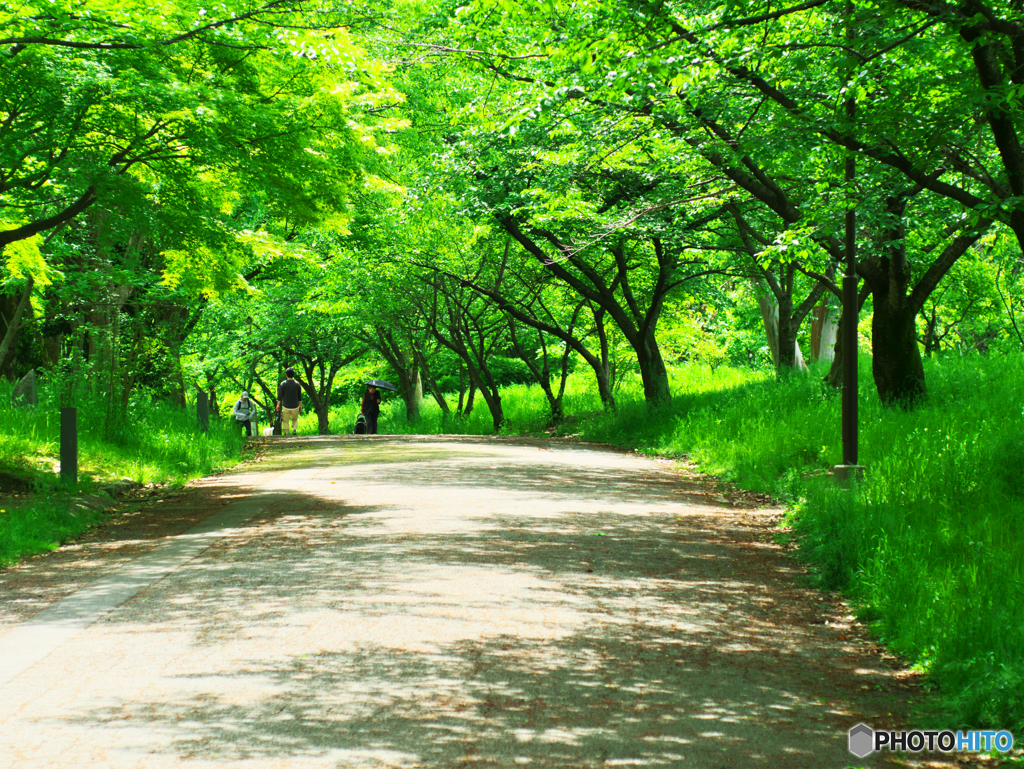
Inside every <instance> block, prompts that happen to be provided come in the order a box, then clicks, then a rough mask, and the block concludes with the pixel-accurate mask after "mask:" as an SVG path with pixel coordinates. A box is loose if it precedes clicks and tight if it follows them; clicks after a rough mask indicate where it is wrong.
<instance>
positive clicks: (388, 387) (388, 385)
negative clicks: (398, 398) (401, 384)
mask: <svg viewBox="0 0 1024 769" xmlns="http://www.w3.org/2000/svg"><path fill="white" fill-rule="evenodd" d="M366 384H368V385H373V386H374V387H379V388H381V389H382V390H392V391H394V392H398V388H397V387H395V386H394V385H393V384H391V382H385V381H384V380H383V379H371V380H370V381H369V382H367V383H366Z"/></svg>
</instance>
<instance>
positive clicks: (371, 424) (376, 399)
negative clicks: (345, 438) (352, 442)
mask: <svg viewBox="0 0 1024 769" xmlns="http://www.w3.org/2000/svg"><path fill="white" fill-rule="evenodd" d="M380 402H381V397H380V393H379V392H378V391H377V388H376V387H374V386H373V385H367V386H366V392H365V393H363V405H362V406H361V407H360V408H359V413H360V414H362V415H363V416H364V417H366V434H367V435H376V434H377V417H378V416H379V415H380Z"/></svg>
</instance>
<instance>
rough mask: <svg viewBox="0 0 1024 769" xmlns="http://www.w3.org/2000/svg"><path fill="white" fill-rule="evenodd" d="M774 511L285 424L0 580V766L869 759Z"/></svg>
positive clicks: (673, 483)
mask: <svg viewBox="0 0 1024 769" xmlns="http://www.w3.org/2000/svg"><path fill="white" fill-rule="evenodd" d="M772 515H774V511H765V510H739V509H735V508H734V507H732V506H728V507H727V506H723V505H721V504H720V503H719V502H715V501H713V500H710V501H709V496H708V494H707V493H706V491H705V490H704V489H702V488H701V487H700V486H699V485H698V484H696V483H695V482H693V481H691V480H687V479H686V478H685V477H684V476H682V475H681V474H680V473H679V472H676V471H671V470H670V469H669V468H668V467H667V466H665V465H663V464H659V463H657V462H654V461H651V460H647V459H642V458H639V457H632V456H628V455H623V454H620V453H615V452H612V451H606V450H601V449H597V448H587V447H581V446H574V445H572V444H565V443H558V442H551V443H540V442H530V441H514V440H487V439H469V438H462V439H460V438H443V439H442V438H436V439H435V438H416V437H410V438H405V437H402V438H399V437H389V436H379V437H374V438H359V439H357V438H354V437H352V438H328V439H310V440H303V441H281V442H278V443H277V444H275V448H274V449H273V450H272V451H271V453H270V456H269V457H268V458H267V459H266V460H265V461H263V462H260V463H258V464H255V465H250V466H248V467H247V468H243V469H242V470H240V471H238V472H235V473H231V474H227V475H224V476H222V477H218V478H213V479H207V480H204V481H202V482H199V483H197V484H194V485H193V486H191V487H190V488H189V489H188V490H186V491H185V492H183V493H181V494H179V495H178V496H176V497H173V498H170V499H167V500H164V501H160V502H157V501H153V502H147V503H144V504H136V505H135V508H134V510H133V512H131V514H129V515H125V516H123V517H121V518H120V519H119V520H118V521H116V522H115V523H112V524H111V525H108V526H106V527H104V528H102V529H100V530H98V531H97V532H95V533H94V534H93V535H91V536H90V537H89V538H88V539H86V540H83V541H81V542H79V543H77V544H75V545H73V546H71V547H69V548H65V549H64V550H62V551H59V552H57V553H53V554H50V555H47V556H43V557H39V558H34V559H31V560H29V561H27V562H25V563H23V564H21V565H20V566H18V567H16V568H13V569H9V570H7V571H5V572H0V745H2V747H0V751H3V752H5V753H6V754H7V755H6V758H5V760H4V761H3V762H2V763H3V765H4V766H11V767H16V768H17V769H22V768H27V767H47V768H48V769H49V768H52V767H65V766H68V767H70V766H74V767H104V768H106V767H111V768H116V769H120V768H121V767H146V768H147V769H153V768H155V767H228V766H230V767H239V768H240V769H243V768H244V769H250V768H251V769H256V768H257V767H259V768H261V769H262V768H263V767H267V768H268V769H269V768H270V767H273V768H274V769H279V768H285V767H287V768H288V769H292V768H293V767H295V768H298V767H318V768H319V767H517V766H534V767H611V766H650V767H658V766H666V767H698V768H703V767H706V768H707V769H726V768H727V767H732V768H735V769H745V768H746V767H766V768H768V767H771V768H772V769H779V768H782V767H808V769H819V768H826V767H828V768H831V767H837V768H842V767H848V766H882V765H889V764H885V763H883V762H882V761H880V760H879V759H878V757H874V760H871V759H869V760H864V761H859V760H857V759H854V758H853V756H851V755H850V754H849V753H848V752H847V750H846V730H847V729H849V728H850V727H851V726H853V725H854V724H856V723H857V722H859V721H865V722H867V723H869V724H872V725H875V726H878V727H882V726H885V727H890V726H892V727H897V726H901V725H902V726H904V727H905V726H907V724H906V721H907V719H908V718H909V716H908V715H907V713H908V699H909V693H908V685H907V684H906V683H905V682H904V681H903V679H902V678H901V676H900V675H899V674H898V673H897V672H896V671H894V670H893V669H892V668H891V667H890V666H888V665H887V664H885V662H884V661H883V660H882V659H881V657H880V656H879V655H878V653H877V651H876V650H875V649H874V647H873V646H872V645H871V644H870V643H868V642H866V641H865V639H864V638H863V636H862V635H861V634H860V633H859V632H858V631H857V630H856V629H854V628H851V627H850V626H849V625H848V624H847V623H846V622H845V621H844V618H843V617H841V616H838V615H837V612H836V609H835V608H834V607H833V606H832V605H831V604H829V603H827V602H826V601H825V600H824V599H823V597H822V596H821V595H820V594H818V593H816V592H814V591H812V590H810V589H808V588H807V587H806V584H805V583H806V580H804V579H803V575H802V571H801V569H800V568H799V567H798V566H796V565H795V564H794V562H793V561H792V560H790V559H789V558H787V557H786V556H785V554H784V553H783V552H782V551H781V550H780V549H779V548H778V546H776V545H774V544H772V540H771V534H772V530H771V528H770V524H769V519H770V517H771V516H772ZM914 725H915V724H911V726H914ZM917 726H920V725H919V724H917ZM899 765H903V764H899ZM907 765H925V764H907ZM927 765H929V766H932V765H935V766H938V765H945V764H941V763H935V764H927ZM949 765H950V766H952V765H953V764H952V763H950V764H949Z"/></svg>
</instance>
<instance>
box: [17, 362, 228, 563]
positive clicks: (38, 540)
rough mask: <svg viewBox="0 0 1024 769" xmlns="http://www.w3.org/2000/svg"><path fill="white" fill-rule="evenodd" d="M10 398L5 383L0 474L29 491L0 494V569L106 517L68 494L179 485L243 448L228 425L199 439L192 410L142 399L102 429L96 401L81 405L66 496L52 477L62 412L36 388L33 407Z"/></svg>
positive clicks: (217, 423) (215, 425)
mask: <svg viewBox="0 0 1024 769" xmlns="http://www.w3.org/2000/svg"><path fill="white" fill-rule="evenodd" d="M10 396H11V386H10V384H8V383H6V382H0V472H3V473H7V474H9V475H10V476H14V477H15V478H17V479H19V480H20V481H22V483H23V484H24V485H25V486H26V487H27V488H28V489H30V491H29V492H28V493H27V494H26V493H22V494H18V495H14V494H12V493H10V491H8V493H6V494H0V511H2V512H0V566H5V565H9V564H11V563H14V562H16V561H17V560H18V559H19V558H22V557H24V556H26V555H31V554H34V553H39V552H43V551H46V550H52V549H55V548H57V547H59V546H60V544H61V543H62V542H66V541H67V540H68V539H71V538H73V537H75V536H77V535H78V534H81V533H82V532H83V531H85V530H86V529H88V528H89V527H90V526H92V525H94V524H95V523H96V522H97V521H98V520H100V519H102V518H103V517H104V516H103V513H101V512H97V511H90V510H85V509H83V508H82V507H80V506H75V505H74V504H73V503H72V496H73V495H74V494H81V493H90V492H94V491H96V490H97V489H99V488H101V487H102V486H103V485H104V484H106V483H109V482H111V481H114V480H119V479H123V478H127V479H129V480H132V481H136V482H138V483H141V484H150V483H167V484H172V485H180V484H183V483H185V482H186V481H188V480H190V479H192V478H198V477H201V476H203V475H208V474H210V473H211V472H214V471H215V470H217V469H220V468H223V467H227V466H230V465H231V464H234V463H235V462H236V461H237V460H238V459H239V457H240V452H241V449H242V446H243V444H244V441H243V439H242V436H241V433H240V431H239V430H238V429H237V428H236V426H235V425H234V422H233V420H230V419H220V420H216V419H214V420H211V422H210V430H209V432H206V433H202V432H200V431H199V430H198V427H197V422H196V415H195V409H194V408H192V409H182V408H179V407H176V406H174V405H172V404H168V403H160V402H156V401H153V400H151V399H149V398H148V397H147V396H146V395H145V394H140V397H139V398H138V399H137V400H135V401H133V402H132V403H131V404H129V407H128V411H127V414H126V416H125V418H124V419H123V420H118V421H117V422H116V423H108V421H107V419H106V404H105V403H104V402H103V399H102V398H97V399H95V400H85V401H84V402H81V403H80V404H79V409H78V429H79V459H78V468H79V484H78V487H77V488H76V489H74V490H70V491H69V490H67V489H64V488H63V487H62V486H61V485H60V483H59V476H58V475H57V471H58V468H59V452H60V408H59V404H58V403H57V402H56V400H55V398H54V395H53V393H52V392H51V390H50V389H49V388H47V387H46V386H43V387H41V388H40V392H39V401H40V402H39V405H38V406H36V407H30V408H25V407H21V408H13V407H12V406H11V397H10ZM8 485H10V484H8ZM18 485H21V484H18Z"/></svg>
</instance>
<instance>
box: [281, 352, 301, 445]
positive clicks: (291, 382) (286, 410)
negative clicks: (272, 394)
mask: <svg viewBox="0 0 1024 769" xmlns="http://www.w3.org/2000/svg"><path fill="white" fill-rule="evenodd" d="M284 375H285V376H286V377H288V378H287V379H285V380H284V381H283V382H281V384H279V385H278V386H277V410H278V411H280V412H281V434H282V435H288V426H289V425H291V431H292V432H291V434H292V435H298V434H299V414H301V413H302V385H300V384H299V383H298V382H296V381H295V369H293V368H291V367H290V366H289V367H288V368H287V369H285V372H284Z"/></svg>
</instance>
